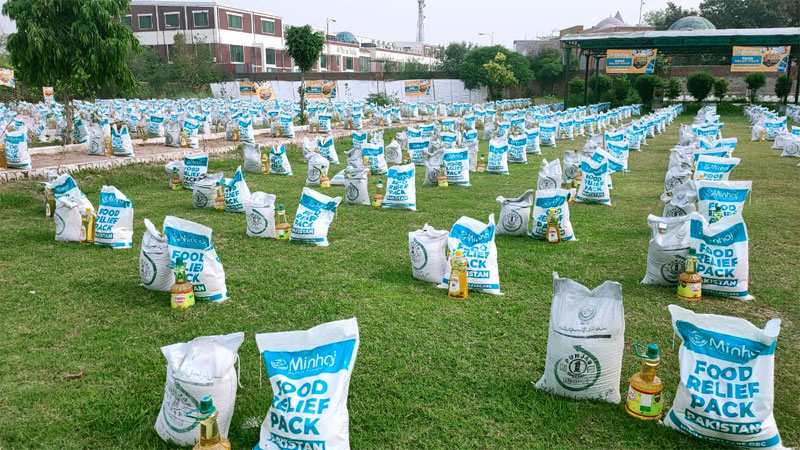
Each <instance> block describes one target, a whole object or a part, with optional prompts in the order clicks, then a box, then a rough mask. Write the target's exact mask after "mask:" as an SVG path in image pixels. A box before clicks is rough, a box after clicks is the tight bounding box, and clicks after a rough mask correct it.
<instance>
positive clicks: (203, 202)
mask: <svg viewBox="0 0 800 450" xmlns="http://www.w3.org/2000/svg"><path fill="white" fill-rule="evenodd" d="M192 201H193V202H194V207H195V208H205V207H206V206H208V197H206V196H205V194H203V193H202V192H200V191H199V190H196V191H194V195H193V196H192Z"/></svg>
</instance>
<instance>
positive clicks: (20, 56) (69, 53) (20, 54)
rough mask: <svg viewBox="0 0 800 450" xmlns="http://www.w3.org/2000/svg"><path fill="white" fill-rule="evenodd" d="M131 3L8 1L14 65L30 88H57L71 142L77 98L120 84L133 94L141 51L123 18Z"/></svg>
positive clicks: (5, 9)
mask: <svg viewBox="0 0 800 450" xmlns="http://www.w3.org/2000/svg"><path fill="white" fill-rule="evenodd" d="M129 3H130V2H129V0H105V1H98V0H8V1H7V2H6V4H4V5H3V15H5V16H8V17H9V18H10V19H11V20H13V21H14V22H16V25H17V32H16V33H13V34H11V35H10V36H9V37H8V44H7V46H8V51H9V53H10V55H11V64H12V65H13V66H14V68H15V69H16V71H17V72H16V73H17V74H18V76H19V77H20V79H21V80H22V81H24V82H25V83H26V84H28V85H30V86H53V87H55V90H56V93H57V95H58V96H59V98H60V99H61V101H62V102H63V103H64V117H65V118H66V120H67V130H68V131H67V133H66V138H67V141H68V142H69V141H71V140H72V116H73V108H72V99H74V98H78V97H80V96H88V97H90V96H93V95H94V94H95V93H96V92H97V91H99V90H101V89H103V88H104V87H107V86H109V85H113V84H116V85H117V86H120V87H122V88H128V89H130V88H131V87H132V86H133V77H132V76H131V71H130V70H129V69H128V66H127V65H126V64H125V56H126V54H127V52H128V48H133V49H138V46H139V41H138V40H136V38H135V37H134V36H133V32H132V31H131V29H130V28H129V27H127V26H125V25H123V24H122V23H121V22H120V21H119V20H116V19H115V18H118V17H121V16H124V15H125V13H126V11H127V10H128V6H129Z"/></svg>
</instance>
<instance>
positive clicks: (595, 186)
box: [575, 158, 611, 206]
mask: <svg viewBox="0 0 800 450" xmlns="http://www.w3.org/2000/svg"><path fill="white" fill-rule="evenodd" d="M581 171H582V172H583V181H582V182H581V185H580V187H579V188H578V192H577V194H576V195H575V201H576V202H581V203H600V204H603V205H608V206H611V195H610V194H609V190H608V179H609V178H610V176H609V174H608V161H602V162H598V161H595V160H593V159H585V158H584V160H583V161H581Z"/></svg>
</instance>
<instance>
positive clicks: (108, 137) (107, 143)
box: [104, 136, 114, 156]
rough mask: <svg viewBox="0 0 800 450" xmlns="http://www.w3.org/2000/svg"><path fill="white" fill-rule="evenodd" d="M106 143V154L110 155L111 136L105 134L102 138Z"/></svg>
mask: <svg viewBox="0 0 800 450" xmlns="http://www.w3.org/2000/svg"><path fill="white" fill-rule="evenodd" d="M104 140H105V143H106V156H111V155H113V154H114V146H113V145H112V144H111V136H106V137H105V138H104Z"/></svg>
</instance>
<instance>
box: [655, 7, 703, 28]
mask: <svg viewBox="0 0 800 450" xmlns="http://www.w3.org/2000/svg"><path fill="white" fill-rule="evenodd" d="M695 15H697V10H695V9H691V8H689V9H683V8H682V7H680V6H678V5H676V4H675V3H673V2H667V7H666V8H664V9H661V10H656V11H648V12H647V13H645V15H644V21H645V22H647V23H649V24H650V25H652V26H653V27H654V28H656V29H658V30H666V29H667V28H669V26H670V25H672V24H673V23H675V21H676V20H678V19H682V18H684V17H686V16H695Z"/></svg>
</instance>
